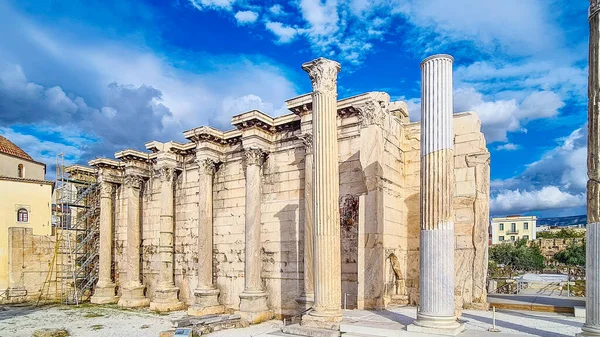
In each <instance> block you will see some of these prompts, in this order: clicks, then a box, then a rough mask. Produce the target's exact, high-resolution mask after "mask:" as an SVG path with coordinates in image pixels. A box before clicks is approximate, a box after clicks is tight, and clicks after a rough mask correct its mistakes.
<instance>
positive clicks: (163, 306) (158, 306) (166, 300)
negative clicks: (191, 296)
mask: <svg viewBox="0 0 600 337" xmlns="http://www.w3.org/2000/svg"><path fill="white" fill-rule="evenodd" d="M177 293H179V288H177V287H164V288H159V289H156V291H155V292H154V298H153V299H152V301H151V302H150V310H153V311H158V312H168V311H177V310H183V309H185V307H186V305H185V303H183V302H181V301H179V299H178V298H177Z"/></svg>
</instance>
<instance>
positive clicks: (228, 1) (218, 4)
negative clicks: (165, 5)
mask: <svg viewBox="0 0 600 337" xmlns="http://www.w3.org/2000/svg"><path fill="white" fill-rule="evenodd" d="M189 1H190V3H191V4H192V5H193V6H194V7H196V8H197V9H204V8H205V7H213V8H220V9H231V6H232V5H233V4H234V3H235V2H236V0H189Z"/></svg>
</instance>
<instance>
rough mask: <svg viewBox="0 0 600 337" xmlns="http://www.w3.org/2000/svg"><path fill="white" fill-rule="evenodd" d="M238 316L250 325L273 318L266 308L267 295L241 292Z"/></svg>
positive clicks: (262, 292) (260, 292) (271, 312)
mask: <svg viewBox="0 0 600 337" xmlns="http://www.w3.org/2000/svg"><path fill="white" fill-rule="evenodd" d="M240 315H241V316H242V319H243V320H246V321H248V323H250V324H257V323H260V322H264V321H268V320H270V319H272V318H273V311H272V310H269V307H268V306H267V293H265V292H264V291H259V292H243V293H241V294H240Z"/></svg>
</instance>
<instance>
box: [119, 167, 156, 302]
mask: <svg viewBox="0 0 600 337" xmlns="http://www.w3.org/2000/svg"><path fill="white" fill-rule="evenodd" d="M124 180H125V181H124V185H123V194H124V198H125V209H124V211H125V213H126V214H125V221H126V223H127V241H126V246H125V254H127V258H126V261H127V265H126V267H125V268H124V269H125V273H126V274H125V275H126V282H124V283H125V284H124V285H123V288H122V294H121V298H120V299H119V305H120V306H122V307H143V306H147V305H148V304H150V299H148V298H146V297H145V296H144V288H145V287H144V285H143V284H142V282H141V281H140V243H141V242H140V241H141V223H140V201H141V200H140V188H141V186H142V183H143V179H142V177H141V176H137V175H134V174H128V175H126V176H125V179H124Z"/></svg>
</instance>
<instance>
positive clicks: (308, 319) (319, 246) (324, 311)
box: [302, 58, 342, 330]
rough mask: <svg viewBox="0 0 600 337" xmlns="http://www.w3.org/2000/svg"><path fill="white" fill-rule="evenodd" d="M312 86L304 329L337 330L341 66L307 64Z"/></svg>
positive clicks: (322, 61) (325, 62)
mask: <svg viewBox="0 0 600 337" xmlns="http://www.w3.org/2000/svg"><path fill="white" fill-rule="evenodd" d="M302 69H304V71H306V72H307V73H308V76H309V77H310V80H311V82H312V87H313V92H312V107H313V121H312V123H313V125H312V131H313V160H314V163H313V165H314V169H313V212H314V215H313V217H314V220H313V224H314V257H313V261H314V285H315V295H314V301H315V302H314V305H313V310H311V311H310V313H309V314H307V315H304V317H303V318H302V324H303V325H306V326H314V327H320V328H326V329H335V330H337V329H339V324H340V322H341V320H342V310H341V302H342V300H341V297H342V296H341V291H342V290H341V288H342V281H341V256H340V255H341V253H340V210H339V196H340V183H339V166H338V165H339V162H338V141H337V74H338V72H339V71H340V64H339V63H337V62H335V61H332V60H328V59H325V58H318V59H316V60H313V61H310V62H307V63H304V64H303V65H302Z"/></svg>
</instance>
